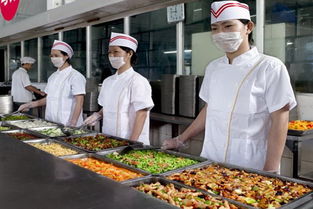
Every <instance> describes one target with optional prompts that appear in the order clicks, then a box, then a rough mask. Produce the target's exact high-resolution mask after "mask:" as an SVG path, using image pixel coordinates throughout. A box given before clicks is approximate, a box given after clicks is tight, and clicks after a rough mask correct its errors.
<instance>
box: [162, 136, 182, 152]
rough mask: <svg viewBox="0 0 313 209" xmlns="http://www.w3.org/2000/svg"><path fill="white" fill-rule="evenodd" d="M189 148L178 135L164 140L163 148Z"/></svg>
mask: <svg viewBox="0 0 313 209" xmlns="http://www.w3.org/2000/svg"><path fill="white" fill-rule="evenodd" d="M180 148H187V145H186V144H185V143H184V142H183V141H182V140H181V139H180V136H177V137H175V138H173V139H166V140H164V141H163V143H162V146H161V149H180Z"/></svg>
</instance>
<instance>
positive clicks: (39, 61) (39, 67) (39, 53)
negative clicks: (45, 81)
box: [37, 37, 42, 82]
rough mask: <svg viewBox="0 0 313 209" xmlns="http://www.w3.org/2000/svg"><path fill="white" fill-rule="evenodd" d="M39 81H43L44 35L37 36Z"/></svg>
mask: <svg viewBox="0 0 313 209" xmlns="http://www.w3.org/2000/svg"><path fill="white" fill-rule="evenodd" d="M37 70H38V71H37V72H38V74H37V75H38V76H37V81H38V82H41V71H42V37H38V38H37Z"/></svg>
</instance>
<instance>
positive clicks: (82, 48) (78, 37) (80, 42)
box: [63, 28, 86, 76]
mask: <svg viewBox="0 0 313 209" xmlns="http://www.w3.org/2000/svg"><path fill="white" fill-rule="evenodd" d="M63 40H64V41H65V42H66V43H68V44H69V45H70V46H71V47H72V48H73V50H74V56H73V57H72V59H71V64H72V66H73V68H74V69H76V70H77V71H79V72H80V73H82V74H83V75H84V76H86V28H78V29H75V30H70V31H66V32H64V33H63Z"/></svg>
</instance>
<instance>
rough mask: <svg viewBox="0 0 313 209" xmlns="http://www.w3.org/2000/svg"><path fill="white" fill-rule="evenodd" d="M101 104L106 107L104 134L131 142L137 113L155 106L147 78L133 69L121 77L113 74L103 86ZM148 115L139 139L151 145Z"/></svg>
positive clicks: (104, 110) (104, 111)
mask: <svg viewBox="0 0 313 209" xmlns="http://www.w3.org/2000/svg"><path fill="white" fill-rule="evenodd" d="M98 103H99V105H101V106H102V107H103V127H102V132H103V133H104V134H108V135H112V136H118V137H121V138H126V139H129V138H130V136H131V134H132V131H133V127H134V123H135V118H136V111H138V110H142V109H148V110H150V109H151V108H152V107H153V106H154V104H153V101H152V98H151V86H150V84H149V82H148V80H147V79H146V78H144V77H143V76H141V75H140V74H139V73H137V72H135V71H134V70H133V68H130V69H128V70H126V71H125V72H123V73H122V74H120V75H119V74H118V73H116V74H114V75H112V76H110V77H108V78H107V79H105V80H104V81H103V83H102V87H101V91H100V94H99V98H98ZM149 113H150V111H148V115H147V118H146V121H145V124H144V127H143V130H142V132H141V134H140V136H139V138H138V141H139V142H143V143H144V144H146V145H149V144H150V142H149Z"/></svg>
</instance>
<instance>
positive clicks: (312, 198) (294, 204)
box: [161, 161, 313, 209]
mask: <svg viewBox="0 0 313 209" xmlns="http://www.w3.org/2000/svg"><path fill="white" fill-rule="evenodd" d="M212 164H216V165H220V166H223V167H226V168H231V169H238V170H244V171H246V172H250V173H256V174H259V175H262V176H267V177H271V178H278V179H281V180H283V181H290V182H296V183H298V184H303V185H307V186H309V187H311V188H313V183H312V182H308V181H302V180H299V179H294V178H289V177H286V176H281V175H278V174H274V173H269V172H265V171H261V170H256V169H250V168H243V167H241V166H236V165H232V164H228V163H216V162H212V161H211V162H210V161H208V162H207V163H203V164H201V165H200V164H199V165H194V166H193V167H191V168H185V169H184V168H182V169H178V170H176V171H170V172H167V173H164V174H161V176H164V177H167V176H170V175H172V174H174V173H181V172H183V171H185V170H193V169H196V168H201V167H207V166H209V165H212ZM200 190H201V189H200ZM201 191H204V190H201ZM310 201H312V203H313V191H312V192H310V193H308V194H306V195H304V196H302V197H300V198H298V199H296V200H293V201H291V202H289V203H288V204H285V205H283V206H282V207H280V208H282V209H294V208H298V207H299V206H301V205H302V204H305V203H307V202H310Z"/></svg>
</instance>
